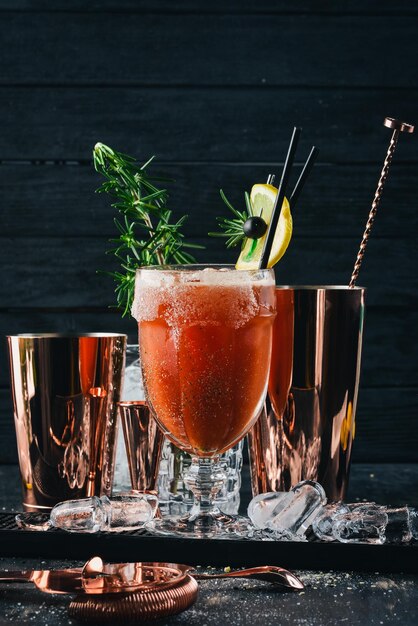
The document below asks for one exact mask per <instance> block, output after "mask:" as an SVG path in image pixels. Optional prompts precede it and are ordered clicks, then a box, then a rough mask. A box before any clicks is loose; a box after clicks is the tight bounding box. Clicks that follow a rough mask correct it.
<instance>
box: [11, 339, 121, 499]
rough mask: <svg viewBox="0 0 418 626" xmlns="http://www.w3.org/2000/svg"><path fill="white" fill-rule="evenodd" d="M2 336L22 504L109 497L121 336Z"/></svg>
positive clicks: (119, 387) (119, 378)
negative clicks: (7, 348) (10, 391)
mask: <svg viewBox="0 0 418 626" xmlns="http://www.w3.org/2000/svg"><path fill="white" fill-rule="evenodd" d="M7 339H8V346H9V361H10V374H11V387H12V397H13V406H14V418H15V427H16V437H17V448H18V455H19V466H20V473H21V478H22V488H23V506H24V508H25V509H26V510H28V511H32V510H33V511H41V510H45V509H49V508H51V507H53V506H54V505H55V504H56V503H57V502H60V501H62V500H68V499H74V498H81V497H86V496H92V495H103V494H106V495H109V494H110V492H111V487H112V478H113V467H114V455H115V436H116V425H117V404H116V403H117V401H118V400H119V396H120V389H121V384H122V378H123V371H124V362H125V348H126V335H120V334H111V333H93V334H80V335H76V334H25V335H16V336H9V337H8V338H7Z"/></svg>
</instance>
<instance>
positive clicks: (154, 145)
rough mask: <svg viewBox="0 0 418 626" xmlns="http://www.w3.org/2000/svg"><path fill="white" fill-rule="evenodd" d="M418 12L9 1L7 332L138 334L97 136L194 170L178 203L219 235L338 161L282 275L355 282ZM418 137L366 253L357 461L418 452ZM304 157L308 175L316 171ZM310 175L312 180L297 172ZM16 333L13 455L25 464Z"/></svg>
mask: <svg viewBox="0 0 418 626" xmlns="http://www.w3.org/2000/svg"><path fill="white" fill-rule="evenodd" d="M417 26H418V5H417V4H416V3H414V2H409V1H407V0H399V1H398V2H396V3H395V2H392V1H386V0H380V1H378V0H361V1H360V0H353V1H351V2H336V1H331V0H330V1H328V2H327V1H326V0H323V1H321V2H320V1H318V2H315V1H309V0H304V1H300V2H297V1H296V2H289V1H286V0H276V1H274V2H273V1H270V2H269V1H268V0H258V2H255V1H252V2H250V0H233V1H231V2H204V1H203V0H194V1H192V0H175V1H172V0H171V1H170V0H149V1H148V2H140V1H138V0H101V1H99V0H90V2H85V1H84V0H83V1H82V0H78V1H73V2H71V1H70V0H55V1H54V2H52V1H47V0H43V1H42V0H40V1H38V2H35V1H34V0H33V1H31V0H0V51H1V58H0V122H1V125H0V201H1V214H0V215H1V217H0V259H1V267H2V272H1V280H0V333H1V334H2V335H5V334H14V333H18V332H36V331H37V332H41V331H60V330H61V331H62V330H80V331H100V330H114V331H118V330H124V331H126V332H128V333H129V334H130V335H131V337H132V338H134V337H135V324H134V322H133V321H132V320H129V319H125V320H123V321H122V320H121V319H120V316H119V315H118V314H117V313H115V312H114V311H111V310H109V309H108V308H107V307H108V305H109V304H112V303H113V300H114V298H113V284H112V282H111V280H109V279H107V278H106V277H103V276H98V275H97V274H96V269H98V268H102V269H111V267H112V263H111V259H110V258H109V257H106V256H105V254H104V253H105V250H106V249H107V247H108V244H107V239H108V238H109V237H110V236H112V235H113V234H114V226H113V221H112V219H113V211H112V209H111V208H110V206H109V200H108V198H106V197H104V196H97V195H95V194H94V190H95V188H96V187H97V186H98V185H99V183H100V180H99V179H98V177H97V175H96V174H95V173H94V171H93V168H92V165H91V151H92V148H93V146H94V144H95V143H96V142H97V141H102V142H104V143H108V144H110V145H111V146H113V147H115V148H116V149H119V150H122V151H126V152H129V153H132V154H135V155H137V156H138V157H139V158H141V159H144V160H146V159H147V158H148V157H149V156H150V155H152V154H155V155H157V157H158V164H157V166H156V169H157V170H158V171H161V172H167V173H168V174H169V175H170V176H173V177H174V178H175V179H176V183H175V184H174V185H173V186H172V192H171V197H172V206H173V209H174V210H175V211H176V212H177V214H178V215H181V214H182V213H185V212H186V213H188V214H189V215H190V218H189V224H188V227H187V229H188V233H189V234H190V236H192V237H193V238H194V239H195V240H197V241H199V242H201V243H204V244H205V245H207V246H208V249H207V250H206V251H205V252H202V253H201V254H200V255H199V259H200V260H202V261H209V260H211V261H219V260H222V261H224V260H226V259H228V258H229V259H231V258H233V257H231V256H230V255H228V254H227V253H226V252H225V250H224V248H223V243H222V242H221V241H219V240H210V239H208V238H207V236H206V233H207V232H208V231H209V230H213V229H214V226H215V216H216V215H220V214H223V213H224V211H225V210H224V207H223V205H222V203H221V201H220V199H219V195H218V189H219V187H223V188H224V189H225V191H226V192H227V194H228V195H229V196H230V198H231V200H233V201H234V202H235V203H236V204H237V205H239V204H240V203H242V200H243V190H244V189H248V190H249V189H250V188H251V185H252V184H253V183H254V182H261V181H263V180H264V179H265V178H266V176H267V174H268V173H270V172H276V173H279V172H280V166H281V164H282V160H283V158H284V155H285V151H286V147H287V143H288V140H289V137H290V133H291V129H292V127H293V125H295V124H297V125H301V126H302V127H303V137H302V141H301V144H300V148H299V152H298V158H299V160H300V161H303V160H304V158H305V157H306V155H307V153H308V151H309V149H310V147H311V145H312V144H313V143H315V144H316V145H318V146H319V147H320V149H321V154H320V162H319V164H318V165H317V167H316V169H315V172H314V174H313V175H312V178H311V180H310V183H309V188H308V189H307V190H306V192H305V193H304V196H303V198H302V200H301V201H300V204H299V206H298V207H297V209H296V211H295V215H294V222H295V226H294V238H293V241H292V243H291V246H290V248H289V251H288V253H287V255H286V257H285V259H284V260H283V262H281V263H280V265H279V266H278V267H277V278H278V282H281V283H292V282H295V283H313V284H319V283H323V284H326V283H329V284H335V283H337V284H338V283H339V284H346V283H347V281H348V279H349V276H350V270H351V268H352V265H353V262H354V259H355V255H356V252H357V248H358V244H359V241H360V238H361V234H362V230H363V226H364V223H365V220H366V217H367V214H368V211H369V208H370V202H371V199H372V197H373V193H374V189H375V186H376V182H377V178H378V175H379V172H380V168H381V164H382V161H383V158H384V155H385V152H386V147H387V143H388V141H389V136H390V133H389V131H388V130H387V129H385V128H383V126H382V121H383V118H384V117H385V116H386V115H390V116H393V117H400V118H402V119H405V120H406V121H411V122H412V123H414V122H418V115H417V113H418V107H417V104H418V98H417V96H418V83H417V72H416V67H417V60H418V59H417V52H418V46H417V36H418V32H417ZM417 145H418V144H417V140H416V136H412V137H411V136H407V137H402V138H401V141H400V144H399V147H398V151H397V154H396V157H395V163H394V165H393V168H392V171H391V175H390V178H389V181H388V184H387V188H386V190H385V194H384V200H383V202H382V205H381V207H380V210H379V214H378V217H377V222H376V225H375V228H374V232H373V236H372V239H371V241H370V244H369V247H368V249H367V255H366V259H365V263H364V267H363V269H362V271H361V277H360V281H359V282H360V284H362V285H365V286H366V287H368V290H369V291H368V296H367V302H368V310H367V319H366V332H365V348H364V361H363V372H362V384H361V392H360V397H359V406H358V422H357V441H356V444H355V453H354V456H355V459H356V460H358V461H361V460H362V461H417V460H418V455H417V448H418V428H417V421H416V414H417V407H418V401H417V376H416V374H417V368H416V364H417V340H418V333H417V327H418V313H417V306H416V305H417V271H416V261H417V255H416V252H417V247H416V236H417V223H418V211H417V208H416V207H417V198H418V172H417V164H418V154H417ZM295 169H296V170H297V169H300V165H298V167H297V168H295ZM295 176H296V172H295ZM15 460H16V452H15V443H14V432H13V421H12V413H11V405H10V394H9V388H8V370H7V359H6V350H5V341H4V339H3V340H2V341H1V350H0V462H15Z"/></svg>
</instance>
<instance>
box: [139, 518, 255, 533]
mask: <svg viewBox="0 0 418 626" xmlns="http://www.w3.org/2000/svg"><path fill="white" fill-rule="evenodd" d="M146 529H147V530H149V531H150V532H151V533H153V534H156V535H166V536H171V537H189V538H190V539H249V538H250V537H252V536H253V533H254V527H253V526H252V524H251V521H250V520H249V519H248V518H247V517H241V516H238V515H224V514H223V513H216V514H212V513H202V514H200V515H198V516H197V517H193V516H191V515H173V516H169V517H163V518H162V519H156V520H153V521H152V522H149V523H148V524H147V525H146Z"/></svg>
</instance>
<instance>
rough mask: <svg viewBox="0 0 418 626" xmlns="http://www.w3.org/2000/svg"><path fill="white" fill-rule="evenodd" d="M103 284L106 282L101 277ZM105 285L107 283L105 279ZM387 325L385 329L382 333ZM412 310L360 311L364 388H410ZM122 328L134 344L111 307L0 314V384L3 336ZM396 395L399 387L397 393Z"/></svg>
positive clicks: (415, 334) (129, 328) (127, 324)
mask: <svg viewBox="0 0 418 626" xmlns="http://www.w3.org/2000/svg"><path fill="white" fill-rule="evenodd" d="M105 282H106V281H105ZM107 286H111V283H107ZM388 329H390V331H388ZM417 329H418V312H417V311H416V309H402V308H396V307H393V308H391V307H386V308H383V309H382V308H379V307H377V308H376V307H368V308H367V311H366V321H365V333H364V350H363V359H362V374H361V383H362V385H364V386H365V387H385V386H388V387H395V386H399V387H406V386H410V387H413V386H415V385H416V383H417V381H416V363H417V361H418V330H417ZM66 331H67V332H70V331H74V332H104V331H109V332H123V333H126V334H127V335H128V336H129V341H130V342H131V343H136V341H137V340H136V324H135V320H134V319H132V318H131V317H126V318H124V319H122V318H121V316H120V314H119V313H118V312H116V311H115V310H113V309H103V310H100V309H97V310H92V311H83V312H76V311H71V310H67V311H65V310H62V311H60V310H58V311H36V310H35V311H34V310H31V309H26V310H25V309H23V310H16V311H11V312H6V311H3V312H1V313H0V387H1V386H6V385H7V384H8V381H9V378H8V365H7V352H6V341H5V339H4V335H15V334H18V333H25V332H32V333H34V332H66ZM400 393H402V391H400Z"/></svg>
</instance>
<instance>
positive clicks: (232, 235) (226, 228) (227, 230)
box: [208, 189, 254, 248]
mask: <svg viewBox="0 0 418 626" xmlns="http://www.w3.org/2000/svg"><path fill="white" fill-rule="evenodd" d="M219 193H220V196H221V198H222V200H223V201H224V203H225V204H226V206H227V207H228V209H229V210H230V211H232V213H233V214H234V217H233V218H227V217H217V218H216V221H217V222H218V225H219V228H220V229H221V232H219V231H218V232H212V233H208V235H209V236H210V237H226V238H227V240H226V247H227V248H233V247H234V246H237V245H238V244H239V243H241V244H242V243H244V241H245V239H246V237H245V234H244V230H243V227H244V224H245V222H246V221H247V219H248V218H249V217H251V216H252V215H253V214H254V212H253V207H252V205H251V200H250V196H249V194H248V193H247V192H245V206H246V211H238V210H237V209H235V208H234V207H233V206H232V204H231V203H230V201H229V200H228V198H227V197H226V195H225V194H224V192H223V190H222V189H220V190H219Z"/></svg>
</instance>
